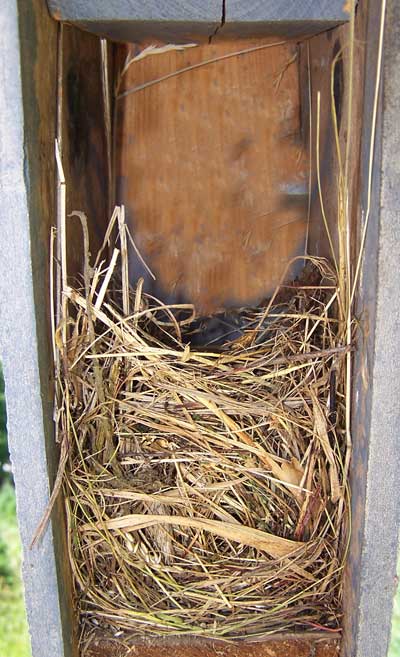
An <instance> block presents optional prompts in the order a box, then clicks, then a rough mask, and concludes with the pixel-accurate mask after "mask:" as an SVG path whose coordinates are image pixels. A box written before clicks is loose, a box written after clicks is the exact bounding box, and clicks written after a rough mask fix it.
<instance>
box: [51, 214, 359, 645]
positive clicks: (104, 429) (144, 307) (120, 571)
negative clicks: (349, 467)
mask: <svg viewBox="0 0 400 657" xmlns="http://www.w3.org/2000/svg"><path fill="white" fill-rule="evenodd" d="M118 217H119V222H118V226H119V227H118V231H117V232H118V235H117V237H116V239H115V247H117V248H115V250H114V252H113V256H112V257H111V258H110V260H109V262H108V263H107V262H106V261H105V259H106V255H105V253H106V249H105V248H104V247H106V243H105V244H104V245H103V251H102V252H101V253H99V255H98V257H97V260H96V263H95V266H94V267H93V268H91V267H90V266H89V262H88V259H89V250H88V245H87V244H86V255H85V258H86V263H85V275H84V284H83V285H82V288H81V289H80V288H79V285H77V286H76V288H75V289H72V288H70V287H64V290H63V296H64V311H63V314H64V316H63V318H62V321H61V323H60V325H59V327H58V329H57V330H56V331H55V334H54V339H55V344H56V345H57V348H56V353H58V360H59V376H58V392H57V398H58V410H57V416H58V431H59V436H60V439H61V440H62V441H63V444H64V445H66V446H67V448H66V450H65V455H66V457H65V458H66V470H65V476H64V490H65V500H66V508H67V518H68V537H69V553H70V559H71V564H72V569H73V573H74V577H75V588H76V599H77V606H78V610H79V614H80V618H81V623H82V628H83V632H84V634H85V636H88V634H90V632H91V630H93V629H95V628H96V627H97V626H99V625H100V626H101V627H102V628H104V629H105V630H106V631H109V632H111V633H112V634H114V635H116V636H118V637H127V638H129V637H130V636H131V635H132V634H136V635H137V634H142V633H145V634H163V633H165V634H171V633H173V634H179V633H184V634H194V635H201V636H208V637H223V638H230V637H246V636H247V637H258V636H262V635H265V634H267V633H270V632H277V631H296V630H311V631H315V630H324V629H325V630H327V631H335V630H336V629H337V628H338V627H339V626H340V607H341V570H342V564H343V559H344V553H345V549H346V541H347V506H348V505H347V484H346V481H345V474H344V473H345V471H346V468H345V467H344V461H345V459H346V440H345V432H344V429H343V427H344V422H345V391H344V384H343V381H344V375H343V369H344V361H345V359H346V352H347V351H348V350H347V349H346V347H344V346H343V331H344V329H343V327H342V324H341V322H340V321H339V320H338V315H340V310H339V308H338V289H337V282H336V279H335V275H334V274H333V272H332V270H331V268H330V267H329V265H328V263H327V261H325V260H322V259H311V258H309V259H308V264H307V267H306V270H307V271H308V274H307V275H305V276H303V277H302V278H301V279H300V280H299V281H297V282H295V283H294V284H292V285H291V286H281V287H280V288H278V290H277V291H276V293H275V295H274V296H273V297H272V299H271V300H270V302H269V303H268V304H267V305H264V306H262V307H258V308H243V309H240V311H238V315H239V316H240V318H241V326H242V333H241V335H240V336H239V337H237V338H236V339H234V340H231V341H229V338H228V341H227V342H226V343H225V344H224V346H223V348H219V349H213V348H212V347H211V346H209V347H207V346H205V347H203V348H198V347H197V348H196V349H195V348H193V347H191V342H192V341H193V340H192V338H193V331H194V327H195V326H197V327H198V326H199V324H196V323H194V322H193V319H194V314H193V313H194V311H193V308H191V307H189V306H165V305H163V304H162V303H161V302H159V301H157V300H156V299H154V298H153V297H151V296H149V295H146V294H144V293H143V292H142V281H139V282H138V284H137V287H136V289H130V288H129V285H128V271H127V267H128V265H127V257H126V241H127V233H126V229H125V225H124V223H123V221H121V210H120V209H119V208H117V209H116V211H115V212H114V215H113V219H112V223H111V225H110V229H109V231H108V233H107V236H106V242H108V244H109V243H110V241H111V235H112V234H113V230H115V226H117V221H116V220H117V218H118ZM81 218H82V220H83V225H84V218H83V217H81ZM113 225H114V228H113ZM121 272H122V273H121Z"/></svg>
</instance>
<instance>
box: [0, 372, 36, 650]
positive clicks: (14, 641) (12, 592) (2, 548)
mask: <svg viewBox="0 0 400 657" xmlns="http://www.w3.org/2000/svg"><path fill="white" fill-rule="evenodd" d="M30 655H31V650H30V641H29V634H28V624H27V620H26V614H25V606H24V598H23V589H22V582H21V545H20V540H19V533H18V526H17V517H16V512H15V495H14V487H13V484H12V477H11V474H10V471H9V458H8V449H7V434H6V408H5V399H4V381H3V375H2V372H1V366H0V657H30Z"/></svg>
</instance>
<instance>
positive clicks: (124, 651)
mask: <svg viewBox="0 0 400 657" xmlns="http://www.w3.org/2000/svg"><path fill="white" fill-rule="evenodd" d="M339 650H340V641H339V640H338V639H335V638H321V637H316V638H311V637H307V636H306V635H304V634H303V635H287V636H284V637H283V636H277V637H269V638H267V639H265V640H264V641H262V642H261V641H260V642H257V643H247V642H245V641H242V642H236V643H225V642H222V641H210V640H201V639H193V638H190V639H181V640H179V639H169V638H164V639H163V640H162V642H160V640H157V639H154V640H152V641H151V640H148V641H138V643H137V644H134V645H133V646H130V647H128V646H123V645H121V643H119V642H118V641H112V640H107V639H104V638H101V636H100V635H99V636H98V638H95V639H94V640H93V641H92V643H91V644H90V647H89V648H88V651H87V657H134V656H135V657H139V655H140V657H170V656H171V655H173V657H217V656H218V657H338V655H339Z"/></svg>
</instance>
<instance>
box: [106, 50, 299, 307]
mask: <svg viewBox="0 0 400 657" xmlns="http://www.w3.org/2000/svg"><path fill="white" fill-rule="evenodd" d="M265 43H266V41H265V40H264V41H246V40H242V41H221V42H218V40H217V41H216V42H213V43H212V44H211V45H208V46H199V47H197V48H193V49H190V50H187V51H185V52H184V53H182V52H179V53H176V52H173V53H167V54H165V55H162V56H153V57H148V58H146V59H143V60H142V61H139V62H137V63H134V64H132V66H131V67H130V69H129V71H128V73H127V74H126V76H125V78H124V80H123V81H122V86H121V88H120V90H121V91H123V90H124V89H125V90H126V89H129V88H131V87H133V86H137V85H143V84H145V83H147V82H149V81H151V80H154V79H157V78H159V77H161V76H163V75H166V74H168V73H170V72H173V71H176V70H178V69H181V68H184V67H187V66H190V65H193V64H196V63H199V62H202V61H204V60H208V59H211V58H215V57H220V56H222V55H225V54H228V53H232V52H235V51H238V50H245V49H248V48H251V47H254V46H259V45H261V44H265ZM270 43H272V42H271V41H270ZM122 54H126V49H125V50H124V51H123V53H121V52H120V53H119V58H121V56H122ZM116 109H117V111H116V153H117V158H116V175H117V189H116V200H117V202H119V203H124V204H125V205H126V208H127V218H128V222H129V225H130V227H131V231H132V233H133V235H134V239H135V242H136V244H137V246H138V248H139V249H140V251H141V253H142V255H143V257H144V258H145V259H146V261H147V262H148V264H149V266H150V267H151V268H152V269H153V270H154V273H155V274H156V276H157V283H156V284H155V285H153V284H151V281H150V279H149V278H148V277H146V285H147V289H148V290H151V291H152V292H154V293H156V294H157V295H159V296H160V297H161V298H163V299H165V300H166V301H169V302H172V301H183V300H184V301H191V302H194V303H195V304H196V307H197V309H198V310H199V312H211V311H213V310H216V309H217V308H221V307H227V306H232V305H242V304H245V303H253V302H254V303H256V302H258V301H260V300H261V299H263V298H264V297H266V296H268V295H269V294H270V293H271V291H272V289H273V288H274V286H275V285H276V283H277V281H278V280H279V278H280V276H281V274H282V272H283V270H284V267H285V265H286V263H287V261H288V259H289V258H290V257H292V256H294V255H297V254H299V253H301V252H302V251H303V248H304V239H305V229H306V207H307V198H306V196H304V193H305V192H307V176H308V173H307V167H308V163H307V157H306V154H305V149H304V147H303V142H302V135H301V131H300V94H299V79H298V63H297V46H296V45H295V44H293V43H290V42H289V43H284V44H283V45H276V46H274V47H272V48H267V49H261V50H256V51H254V52H251V53H247V54H242V55H240V56H236V57H231V58H228V59H225V60H223V61H218V62H216V63H211V64H208V65H206V66H203V67H201V68H196V69H195V70H192V71H189V72H186V73H184V74H182V75H179V76H175V77H172V78H170V79H168V80H165V81H163V82H160V83H159V84H155V85H153V86H149V87H147V88H145V89H143V90H142V91H139V92H137V93H134V94H131V95H128V96H126V97H124V98H123V99H121V100H119V101H117V106H116ZM131 264H132V268H131V273H132V280H135V279H136V278H137V277H138V276H140V275H144V271H143V268H142V266H141V265H140V264H139V263H138V261H137V260H136V259H135V258H133V257H132V259H131Z"/></svg>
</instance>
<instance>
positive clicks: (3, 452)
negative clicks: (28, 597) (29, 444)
mask: <svg viewBox="0 0 400 657" xmlns="http://www.w3.org/2000/svg"><path fill="white" fill-rule="evenodd" d="M0 657H31V652H30V641H29V634H28V626H27V621H26V614H25V607H24V601H23V589H22V582H21V546H20V541H19V533H18V527H17V519H16V511H15V495H14V488H13V485H12V478H11V475H10V473H9V457H8V449H7V434H6V410H5V399H4V382H3V376H2V372H1V365H0ZM388 657H400V588H399V590H398V592H397V596H396V598H395V601H394V612H393V624H392V637H391V644H390V649H389V653H388Z"/></svg>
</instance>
